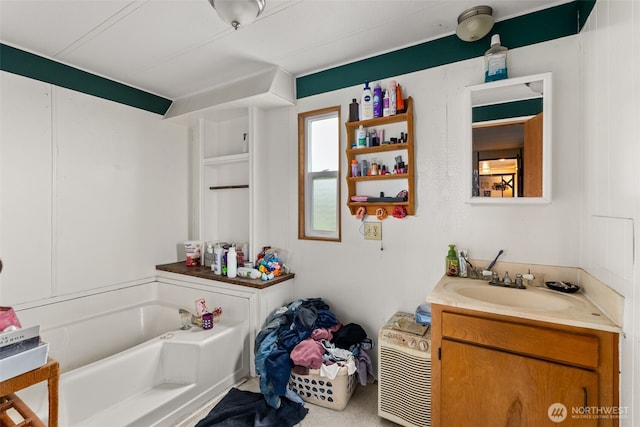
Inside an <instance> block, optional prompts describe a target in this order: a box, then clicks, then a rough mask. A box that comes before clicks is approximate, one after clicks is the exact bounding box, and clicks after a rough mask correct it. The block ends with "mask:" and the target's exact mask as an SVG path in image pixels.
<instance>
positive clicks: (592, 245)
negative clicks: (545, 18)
mask: <svg viewBox="0 0 640 427" xmlns="http://www.w3.org/2000/svg"><path fill="white" fill-rule="evenodd" d="M581 42H582V47H581V50H582V51H583V55H582V64H581V68H582V70H583V76H584V78H583V82H582V90H583V93H584V103H583V105H584V108H583V124H582V126H581V128H582V135H583V144H584V147H585V150H584V157H583V164H584V170H583V179H584V190H583V200H582V204H581V206H580V211H581V212H582V215H581V218H580V219H581V227H580V228H581V233H580V238H581V239H580V249H581V250H580V264H581V266H582V267H583V268H584V269H585V270H588V271H589V272H590V273H592V274H593V275H594V276H596V277H598V278H599V279H600V280H602V281H604V282H605V283H608V284H609V285H610V286H611V287H613V288H614V289H615V290H617V291H618V292H619V293H620V294H621V295H623V296H624V297H625V304H624V314H623V315H624V318H623V322H624V325H623V331H624V334H623V337H622V338H621V352H622V356H621V359H622V361H621V362H622V363H621V377H620V378H621V390H622V392H621V402H620V405H621V406H623V407H628V408H630V409H629V414H628V417H627V418H624V419H623V420H622V421H621V425H622V426H629V427H630V426H636V425H639V424H640V412H639V411H640V372H639V371H640V366H639V360H640V354H639V351H640V347H639V343H640V314H639V313H640V291H639V289H638V288H639V286H640V254H639V253H638V250H637V248H635V247H634V246H635V243H634V242H639V241H640V230H639V229H638V226H639V224H640V223H639V220H640V174H639V173H638V165H639V164H640V143H639V141H640V5H639V4H638V3H637V2H633V1H630V0H599V1H598V2H597V3H596V6H595V8H594V10H593V12H592V13H591V15H590V17H589V20H588V22H587V25H586V27H585V29H584V30H583V31H582V33H581ZM634 409H635V410H634Z"/></svg>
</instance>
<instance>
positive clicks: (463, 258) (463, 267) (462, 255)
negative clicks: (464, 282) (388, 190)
mask: <svg viewBox="0 0 640 427" xmlns="http://www.w3.org/2000/svg"><path fill="white" fill-rule="evenodd" d="M468 253H469V252H468V251H467V250H466V249H460V250H459V251H458V260H459V261H458V262H459V264H460V271H459V273H458V276H460V277H469V270H467V256H468V255H467V254H468Z"/></svg>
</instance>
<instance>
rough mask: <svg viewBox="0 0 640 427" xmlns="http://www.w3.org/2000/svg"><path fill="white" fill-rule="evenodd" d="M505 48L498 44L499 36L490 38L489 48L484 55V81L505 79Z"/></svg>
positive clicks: (495, 35)
mask: <svg viewBox="0 0 640 427" xmlns="http://www.w3.org/2000/svg"><path fill="white" fill-rule="evenodd" d="M507 50H508V49H507V48H506V47H504V46H502V45H501V44H500V34H494V35H493V36H491V47H490V48H489V50H487V51H486V52H485V54H484V64H485V65H484V81H485V82H492V81H495V80H502V79H506V78H508V77H509V76H508V75H507Z"/></svg>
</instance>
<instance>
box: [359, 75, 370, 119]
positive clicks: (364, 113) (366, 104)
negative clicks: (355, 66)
mask: <svg viewBox="0 0 640 427" xmlns="http://www.w3.org/2000/svg"><path fill="white" fill-rule="evenodd" d="M369 119H373V93H372V92H371V88H370V87H369V82H368V81H365V82H364V90H363V91H362V101H361V102H360V120H369Z"/></svg>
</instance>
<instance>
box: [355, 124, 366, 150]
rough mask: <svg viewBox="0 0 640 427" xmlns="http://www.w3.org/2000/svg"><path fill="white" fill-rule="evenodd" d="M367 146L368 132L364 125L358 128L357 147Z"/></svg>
mask: <svg viewBox="0 0 640 427" xmlns="http://www.w3.org/2000/svg"><path fill="white" fill-rule="evenodd" d="M366 146H367V132H365V130H364V128H363V127H362V125H360V126H359V127H358V129H357V130H356V148H364V147H366Z"/></svg>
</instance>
